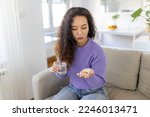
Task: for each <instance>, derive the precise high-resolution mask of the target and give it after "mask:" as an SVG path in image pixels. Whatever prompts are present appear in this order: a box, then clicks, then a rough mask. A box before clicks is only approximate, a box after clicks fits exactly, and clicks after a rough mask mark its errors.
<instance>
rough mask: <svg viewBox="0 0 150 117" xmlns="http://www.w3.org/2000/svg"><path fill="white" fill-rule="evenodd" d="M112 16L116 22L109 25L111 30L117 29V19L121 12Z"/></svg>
mask: <svg viewBox="0 0 150 117" xmlns="http://www.w3.org/2000/svg"><path fill="white" fill-rule="evenodd" d="M111 18H112V20H113V21H114V24H113V25H110V26H108V29H110V30H115V29H117V25H116V21H117V19H118V18H119V14H114V15H112V16H111Z"/></svg>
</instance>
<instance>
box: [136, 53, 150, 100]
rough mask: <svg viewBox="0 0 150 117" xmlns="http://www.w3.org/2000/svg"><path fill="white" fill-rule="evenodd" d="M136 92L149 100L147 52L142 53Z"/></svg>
mask: <svg viewBox="0 0 150 117" xmlns="http://www.w3.org/2000/svg"><path fill="white" fill-rule="evenodd" d="M138 90H139V91H140V92H141V93H143V94H144V95H146V96H148V97H149V98H150V53H148V52H143V53H142V57H141V66H140V74H139V83H138Z"/></svg>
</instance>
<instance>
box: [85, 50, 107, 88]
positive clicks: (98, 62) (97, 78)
mask: <svg viewBox="0 0 150 117" xmlns="http://www.w3.org/2000/svg"><path fill="white" fill-rule="evenodd" d="M90 64H91V67H90V68H91V69H93V70H94V72H95V75H93V76H92V77H90V78H87V79H85V80H86V81H87V83H88V84H89V85H90V86H91V87H93V88H100V87H102V86H104V83H105V72H106V60H105V55H104V52H103V50H102V49H100V51H98V52H95V53H94V56H93V57H92V60H91V63H90Z"/></svg>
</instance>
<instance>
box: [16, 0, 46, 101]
mask: <svg viewBox="0 0 150 117" xmlns="http://www.w3.org/2000/svg"><path fill="white" fill-rule="evenodd" d="M18 3H19V4H18V6H19V11H20V12H19V16H20V24H21V38H22V39H23V52H24V53H23V54H24V60H25V70H26V78H27V79H26V80H27V82H26V83H27V84H26V92H27V98H28V99H31V98H32V84H31V83H32V76H33V75H34V74H35V73H37V72H39V71H42V70H44V69H46V67H47V62H46V50H45V47H44V38H43V36H42V35H43V32H42V27H43V26H42V12H41V0H18Z"/></svg>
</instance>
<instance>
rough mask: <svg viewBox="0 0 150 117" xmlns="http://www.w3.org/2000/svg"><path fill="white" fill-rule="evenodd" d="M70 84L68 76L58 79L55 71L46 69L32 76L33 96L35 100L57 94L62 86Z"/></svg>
mask: <svg viewBox="0 0 150 117" xmlns="http://www.w3.org/2000/svg"><path fill="white" fill-rule="evenodd" d="M67 84H68V78H65V79H58V78H57V77H56V75H55V73H52V72H50V69H46V70H44V71H42V72H39V73H37V74H35V75H34V76H33V77H32V87H33V97H34V99H35V100H40V99H46V98H48V97H50V96H53V95H55V94H56V93H57V92H58V91H59V90H60V89H61V87H63V86H65V85H67Z"/></svg>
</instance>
